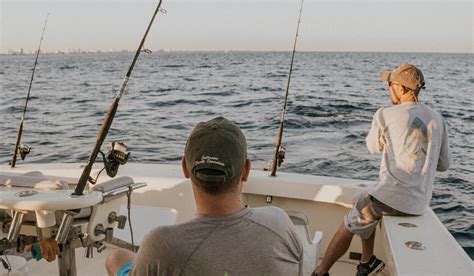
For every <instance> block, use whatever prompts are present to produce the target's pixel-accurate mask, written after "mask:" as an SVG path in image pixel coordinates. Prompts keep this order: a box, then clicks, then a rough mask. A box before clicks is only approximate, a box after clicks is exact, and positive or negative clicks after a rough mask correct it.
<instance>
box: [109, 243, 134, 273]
mask: <svg viewBox="0 0 474 276" xmlns="http://www.w3.org/2000/svg"><path fill="white" fill-rule="evenodd" d="M134 258H135V253H133V252H132V251H129V250H125V249H117V250H115V251H113V252H112V253H110V255H109V256H108V257H107V260H106V261H105V267H106V268H107V273H109V276H115V275H116V274H117V271H118V270H119V269H120V268H121V267H123V266H124V265H126V264H127V263H128V262H130V261H133V259H134Z"/></svg>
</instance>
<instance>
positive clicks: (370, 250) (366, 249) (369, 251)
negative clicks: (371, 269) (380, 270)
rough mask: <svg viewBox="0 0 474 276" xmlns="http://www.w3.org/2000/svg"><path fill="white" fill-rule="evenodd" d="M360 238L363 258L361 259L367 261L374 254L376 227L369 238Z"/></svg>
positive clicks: (363, 261)
mask: <svg viewBox="0 0 474 276" xmlns="http://www.w3.org/2000/svg"><path fill="white" fill-rule="evenodd" d="M360 240H361V242H362V258H361V259H360V261H361V262H362V263H366V262H368V261H369V260H370V257H372V255H373V254H374V241H375V229H374V232H373V233H372V235H370V237H369V238H368V239H363V238H360Z"/></svg>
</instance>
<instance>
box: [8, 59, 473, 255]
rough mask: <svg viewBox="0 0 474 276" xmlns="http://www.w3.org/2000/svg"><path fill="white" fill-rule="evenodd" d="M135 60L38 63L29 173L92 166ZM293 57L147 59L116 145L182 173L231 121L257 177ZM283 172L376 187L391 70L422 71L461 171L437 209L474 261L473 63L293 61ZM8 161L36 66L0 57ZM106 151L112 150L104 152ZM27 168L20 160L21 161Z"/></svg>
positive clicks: (440, 187)
mask: <svg viewBox="0 0 474 276" xmlns="http://www.w3.org/2000/svg"><path fill="white" fill-rule="evenodd" d="M132 58H133V54H132V53H108V54H78V55H46V56H40V58H39V64H38V67H37V71H36V77H35V81H34V84H33V88H32V91H31V98H30V102H29V106H28V111H27V113H26V120H25V125H24V134H23V138H22V142H23V143H27V144H29V145H30V146H32V148H33V149H32V153H31V154H30V155H29V156H28V157H27V160H26V161H24V162H35V163H41V162H86V160H87V158H88V155H89V153H90V151H91V150H92V147H93V144H94V143H95V139H96V135H97V132H98V130H99V126H100V124H101V122H102V120H103V117H104V114H105V110H106V109H107V108H108V106H109V105H110V104H111V102H112V100H113V99H114V98H115V94H116V91H117V89H118V88H119V87H120V85H121V83H122V79H123V76H124V75H125V72H126V70H127V69H128V66H129V65H130V63H131V61H132ZM290 59H291V53H289V52H194V53H193V52H156V53H153V54H142V55H141V57H140V59H139V61H138V63H137V65H136V66H135V69H134V72H133V74H132V78H131V80H130V82H129V85H128V87H127V89H126V91H125V94H124V97H123V98H122V100H121V103H120V107H119V109H118V112H117V116H116V118H115V121H114V124H113V126H112V129H111V131H110V134H109V137H108V139H107V141H108V142H110V141H112V140H121V141H123V142H125V143H127V144H128V145H129V147H130V151H131V156H130V161H132V162H147V163H177V162H178V160H180V158H181V155H182V153H183V148H184V143H185V140H186V138H187V135H188V134H189V132H190V131H191V129H192V127H193V126H194V125H195V124H196V123H197V122H198V121H203V120H208V119H210V118H212V117H215V116H219V115H224V116H225V117H227V118H229V119H231V120H234V121H236V122H237V123H238V124H239V125H240V126H241V128H242V129H243V131H244V133H245V135H246V136H247V138H248V144H249V156H250V158H251V159H252V160H253V167H254V168H257V169H259V168H263V167H264V166H266V165H267V163H268V161H270V160H271V159H272V157H273V154H274V142H275V135H276V131H277V127H278V121H279V116H280V113H281V108H282V105H283V98H284V92H285V91H284V89H285V87H286V81H287V74H288V68H289V63H290ZM295 59H296V60H295V65H294V72H293V78H292V82H291V90H290V95H289V103H288V109H287V120H286V123H285V133H284V138H283V144H284V145H285V147H286V149H287V150H286V159H285V162H284V163H283V165H282V167H281V168H280V170H281V171H288V172H296V173H304V174H314V175H327V176H337V177H345V178H359V179H368V180H376V179H377V176H378V168H379V163H380V156H376V155H369V153H368V151H367V149H366V147H365V136H366V135H367V132H368V130H369V127H370V122H371V119H372V115H373V113H374V112H375V111H376V110H377V109H378V108H379V107H382V106H388V105H390V104H389V97H388V92H387V91H386V87H385V84H384V83H383V82H381V81H379V80H378V76H379V73H380V71H381V70H389V69H392V68H393V67H395V66H396V65H398V64H399V63H413V64H416V65H417V66H418V67H419V68H420V69H421V70H422V71H423V73H424V75H425V78H426V83H427V85H426V90H423V91H422V94H421V97H420V101H421V102H424V103H426V104H428V105H430V106H432V107H434V108H435V109H437V110H438V111H440V112H441V113H442V114H443V116H444V117H445V118H446V121H447V124H448V127H449V133H450V140H451V146H452V151H453V159H454V160H453V164H452V167H451V168H450V169H449V170H448V171H447V172H444V173H438V174H437V177H436V182H435V191H434V195H433V200H432V203H431V205H432V208H433V209H434V211H435V212H436V214H437V215H438V216H439V218H440V219H441V221H442V222H443V223H444V225H445V226H446V227H447V228H448V230H449V231H450V232H451V233H452V234H453V235H454V237H455V238H456V240H457V241H458V242H459V243H460V244H461V245H462V246H463V248H464V249H465V250H466V251H467V252H468V253H469V254H470V256H471V258H474V204H473V202H474V186H473V184H474V169H473V168H474V145H473V144H472V141H473V140H474V124H473V122H474V108H473V104H472V96H473V91H474V72H473V69H474V66H473V65H474V55H473V54H419V53H349V52H347V53H344V52H338V53H326V52H302V53H297V54H296V57H295ZM0 62H1V66H0V80H1V86H0V87H1V91H0V162H1V163H7V162H8V161H9V160H10V158H11V152H12V150H13V147H14V143H15V136H16V131H17V128H18V124H19V122H20V118H21V112H22V110H23V105H24V99H25V96H26V92H27V88H28V84H29V80H30V76H31V69H32V67H33V62H34V56H31V55H29V56H0ZM104 149H105V148H104ZM19 162H22V161H19Z"/></svg>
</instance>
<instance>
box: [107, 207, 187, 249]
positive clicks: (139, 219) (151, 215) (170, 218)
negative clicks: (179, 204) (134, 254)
mask: <svg viewBox="0 0 474 276" xmlns="http://www.w3.org/2000/svg"><path fill="white" fill-rule="evenodd" d="M120 214H121V215H127V205H125V204H122V205H120ZM177 214H178V212H177V211H176V209H171V208H161V207H150V206H140V205H133V204H132V206H131V208H130V219H131V221H132V228H133V238H134V242H135V245H140V243H141V242H142V240H143V238H144V237H145V235H146V234H148V232H150V231H151V230H152V229H153V228H156V227H158V226H162V225H173V224H175V223H176V217H177ZM114 237H116V238H118V239H120V240H122V241H125V242H128V243H131V242H132V239H131V237H130V227H129V224H128V221H127V224H126V225H125V228H124V229H116V230H114Z"/></svg>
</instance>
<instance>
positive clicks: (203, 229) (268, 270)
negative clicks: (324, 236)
mask: <svg viewBox="0 0 474 276" xmlns="http://www.w3.org/2000/svg"><path fill="white" fill-rule="evenodd" d="M181 163H182V168H183V174H184V176H185V177H186V178H191V183H192V188H193V192H194V198H195V202H196V207H197V216H196V217H195V218H194V219H193V220H191V221H189V222H186V223H182V224H177V225H172V226H161V227H158V228H155V229H154V230H152V231H151V232H150V233H149V234H148V235H146V236H145V238H144V240H143V241H142V243H141V246H140V249H139V251H138V253H137V255H136V257H135V256H134V255H133V253H131V252H127V251H125V250H118V251H115V252H114V253H112V254H111V255H110V256H109V258H108V259H107V263H106V266H107V270H108V272H109V275H128V273H129V272H130V274H131V275H302V265H303V262H302V257H303V246H302V244H301V242H300V240H299V239H298V236H297V234H296V230H295V227H294V225H293V224H292V222H291V220H290V218H289V217H288V215H287V214H286V213H285V212H284V211H283V210H281V209H279V208H276V207H263V208H248V207H246V206H244V205H243V204H242V202H241V201H240V197H241V195H242V188H243V185H244V182H245V181H247V179H248V175H249V172H250V160H249V159H247V142H246V139H245V136H244V135H243V133H242V131H241V130H240V128H239V127H238V126H237V125H235V124H234V123H232V122H230V121H229V120H227V119H225V118H222V117H218V118H214V119H212V120H210V121H207V122H201V123H199V124H197V125H196V127H195V128H194V130H193V131H192V133H191V134H190V136H189V138H188V141H187V143H186V147H185V152H184V157H183V159H182V162H181Z"/></svg>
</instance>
